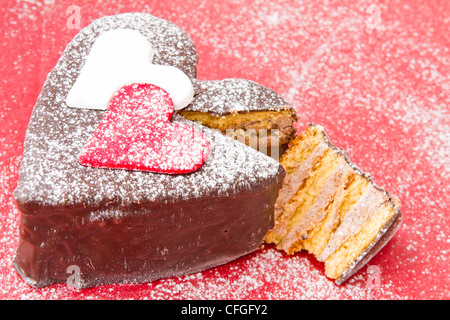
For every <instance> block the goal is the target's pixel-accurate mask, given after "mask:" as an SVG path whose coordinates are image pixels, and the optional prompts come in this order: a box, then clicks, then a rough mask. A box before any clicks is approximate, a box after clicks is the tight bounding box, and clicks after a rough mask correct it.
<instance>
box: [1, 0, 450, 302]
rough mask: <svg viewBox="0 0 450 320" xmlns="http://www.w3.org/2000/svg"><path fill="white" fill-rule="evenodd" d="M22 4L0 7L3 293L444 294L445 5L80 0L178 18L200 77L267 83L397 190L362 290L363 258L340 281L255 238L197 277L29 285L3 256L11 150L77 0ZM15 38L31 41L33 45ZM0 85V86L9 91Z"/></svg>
mask: <svg viewBox="0 0 450 320" xmlns="http://www.w3.org/2000/svg"><path fill="white" fill-rule="evenodd" d="M33 2H34V3H37V2H35V1H33ZM33 2H29V3H25V2H21V3H20V5H18V6H16V7H14V8H11V10H10V11H9V12H7V13H5V14H4V15H2V16H4V17H5V18H4V20H3V21H2V23H3V25H5V24H6V26H7V27H8V30H9V37H11V39H14V37H15V36H17V37H18V39H15V41H13V40H11V41H7V42H5V44H3V46H6V45H7V43H17V44H16V46H17V47H15V48H10V49H11V50H6V48H3V49H5V50H4V52H8V55H7V56H6V58H5V62H11V63H5V64H4V66H3V68H7V66H8V65H14V68H15V70H14V72H12V71H10V70H6V72H7V74H10V77H9V79H10V81H9V82H6V81H5V80H3V81H2V87H1V90H2V95H1V96H2V97H3V98H2V99H5V100H2V103H1V117H0V120H1V121H2V123H3V122H5V123H6V122H8V123H7V125H6V126H3V128H1V129H0V130H2V131H1V134H2V135H1V137H2V139H3V140H2V141H1V142H2V143H3V146H4V148H5V149H4V150H3V151H2V152H1V153H0V169H1V176H0V177H1V182H0V186H1V189H2V190H1V194H2V202H1V207H2V209H3V210H2V212H3V219H6V221H7V223H3V224H2V229H1V230H2V233H1V243H2V246H1V249H0V253H1V259H2V260H1V264H0V278H1V281H0V283H1V289H0V294H1V295H2V297H15V298H25V299H40V298H67V297H71V298H88V299H89V298H92V299H95V298H98V297H100V298H102V297H103V298H115V297H119V298H157V299H158V298H161V299H163V298H171V297H175V298H183V297H200V298H201V297H208V298H214V297H233V298H243V297H249V298H259V297H261V298H264V297H271V298H292V297H296V298H319V299H320V298H379V297H383V298H398V299H407V298H424V297H426V298H433V297H440V298H442V297H444V298H448V297H449V296H450V288H449V287H450V284H449V279H448V276H447V275H448V273H449V272H450V270H449V269H448V268H449V264H448V257H449V250H448V248H449V241H450V240H449V234H450V230H449V228H450V222H449V220H448V219H449V217H448V214H446V212H447V210H448V203H449V202H450V201H449V194H450V192H449V191H450V190H449V188H450V181H449V179H450V174H449V171H450V169H449V168H450V164H449V160H448V159H449V149H450V147H449V141H450V139H449V134H448V132H450V131H449V126H450V123H449V121H450V117H449V113H450V112H449V105H450V99H449V94H448V92H449V83H450V78H449V68H450V61H449V59H450V58H449V57H450V55H449V48H448V45H447V44H448V33H447V30H448V29H449V23H450V22H449V20H448V19H447V18H445V14H446V12H449V8H448V7H445V6H448V4H447V3H445V2H441V3H435V4H421V3H419V2H402V1H395V2H392V3H390V4H389V5H388V4H385V3H381V2H380V3H378V2H376V3H375V4H378V6H379V9H380V13H381V16H380V18H381V20H380V25H379V26H378V27H377V28H376V29H373V30H367V21H368V20H367V19H368V18H369V17H370V15H369V14H368V13H367V12H366V9H367V8H368V7H369V6H370V5H372V4H373V2H371V1H358V2H356V3H354V2H352V3H340V4H338V3H331V1H330V2H326V3H324V4H323V5H322V4H315V3H312V2H305V3H298V2H296V3H294V2H292V3H290V2H289V1H287V2H279V3H278V2H273V1H272V2H269V1H248V5H245V6H241V5H238V4H236V3H234V2H232V1H230V2H225V1H224V2H215V3H214V2H212V3H206V2H199V3H198V5H197V6H196V5H192V4H189V5H188V4H186V3H185V2H183V1H179V2H177V1H174V2H173V3H172V4H170V5H169V4H165V7H161V6H159V5H157V4H155V5H152V4H149V2H148V1H133V2H131V1H130V3H128V2H127V1H123V3H122V4H121V5H117V6H116V7H115V6H112V5H111V6H107V5H104V3H102V4H98V3H97V2H95V1H92V3H90V4H87V2H86V3H85V4H80V7H81V9H82V11H81V12H82V24H83V25H87V24H88V22H90V21H91V20H93V19H94V18H98V17H100V16H103V15H107V14H116V13H119V11H120V12H126V11H146V12H149V13H152V14H155V15H156V16H160V17H163V18H167V19H168V20H170V21H172V22H174V23H176V24H178V25H180V26H181V27H182V28H184V29H185V30H186V31H187V33H188V34H189V35H190V36H191V37H192V38H193V40H194V42H195V44H196V47H197V49H198V52H199V57H200V63H199V69H198V74H199V78H200V79H223V78H228V77H241V78H246V79H250V80H254V81H257V82H259V83H261V84H264V85H266V86H268V87H271V88H273V89H275V90H276V91H277V92H279V93H280V94H282V96H283V97H284V98H285V99H286V100H287V102H289V103H291V104H293V105H294V106H295V107H296V108H297V110H298V111H299V117H300V122H299V127H302V128H304V127H305V126H306V125H307V123H308V122H316V123H319V124H321V125H323V126H324V127H325V128H326V129H327V132H328V133H329V134H330V136H331V139H332V141H333V142H334V143H335V144H336V145H337V146H340V147H343V148H344V149H346V150H347V151H348V152H349V154H350V156H351V158H352V160H353V161H355V162H356V163H357V164H358V165H359V166H361V167H362V169H363V170H364V171H366V172H371V173H372V176H373V177H374V180H375V181H376V182H377V183H378V184H380V185H384V186H385V187H386V188H387V189H388V190H389V191H392V192H393V193H395V194H397V195H398V196H399V197H400V199H401V200H402V204H403V206H402V207H403V212H404V216H405V220H404V224H403V227H402V229H401V230H400V232H399V233H398V234H397V235H396V237H394V239H393V240H392V241H391V242H390V243H389V244H388V246H387V247H386V248H385V249H384V250H383V251H382V252H380V253H379V255H378V256H377V257H376V258H374V259H373V260H372V261H371V262H369V265H371V264H374V265H376V266H379V267H380V269H381V285H380V287H379V288H374V289H371V290H370V289H368V287H367V280H368V274H367V272H366V269H363V270H361V271H360V272H359V273H358V274H357V275H356V276H355V277H353V278H352V279H350V280H349V282H347V283H346V284H345V285H344V286H342V287H337V286H335V285H334V284H333V282H331V281H330V280H328V279H326V278H325V277H324V275H323V273H322V271H321V269H320V264H315V263H312V262H311V261H312V260H311V259H309V258H308V257H307V256H305V255H304V254H299V255H296V256H294V257H285V256H283V255H282V254H281V253H279V252H277V251H276V250H274V249H273V248H271V247H266V248H264V249H263V250H262V251H259V252H257V253H254V254H251V255H250V256H248V257H245V258H242V259H240V260H239V261H238V262H236V263H232V264H230V265H227V266H223V267H220V268H216V269H214V270H208V271H205V272H203V273H200V274H196V275H191V276H185V277H180V278H172V279H166V280H160V281H157V282H154V283H151V284H144V285H123V286H105V287H101V288H97V289H92V290H91V289H90V290H86V291H74V290H70V289H67V288H66V287H65V286H64V285H56V286H52V287H49V288H46V289H43V290H35V289H31V288H29V287H27V286H26V285H25V284H24V283H23V282H22V281H21V280H20V279H19V277H18V276H17V275H16V274H15V272H14V271H13V269H12V267H11V262H12V259H13V257H14V251H15V246H16V243H17V236H16V235H17V232H18V228H17V226H18V212H17V210H16V209H15V207H14V203H13V201H12V198H11V195H10V194H11V192H12V190H13V188H14V186H15V183H16V180H17V172H18V168H19V162H20V159H21V151H22V149H21V143H22V141H23V134H24V129H25V126H26V123H27V121H25V120H24V119H27V118H28V117H29V114H30V112H31V106H32V104H33V103H34V101H33V100H35V99H36V97H37V94H38V93H39V86H40V85H42V83H43V81H44V80H45V75H46V74H47V72H49V71H50V69H51V68H52V66H53V64H54V63H55V62H56V59H57V58H58V56H59V54H60V53H61V51H62V49H63V48H64V46H65V44H66V43H67V42H68V41H69V40H70V39H71V37H72V36H73V35H74V34H75V31H76V30H72V33H71V31H70V30H69V31H68V30H63V28H64V26H65V23H66V21H65V18H66V17H65V16H64V13H65V12H66V8H67V6H69V5H72V4H73V3H74V2H76V1H58V2H57V4H53V3H52V2H50V1H48V2H46V4H48V7H46V6H42V5H37V4H33ZM89 8H91V9H89ZM192 8H195V12H194V11H192V10H193V9H192ZM2 10H5V9H4V8H2ZM38 24H39V25H38ZM61 26H63V27H61ZM24 29H26V30H28V32H23V30H24ZM21 42H23V43H26V44H27V46H28V45H30V44H31V45H32V47H31V48H32V49H33V50H31V48H30V47H26V46H25V45H21ZM44 49H45V50H46V51H45V52H47V51H48V52H50V54H47V53H46V54H43V55H42V56H41V58H40V61H39V60H36V58H35V57H36V52H35V51H36V50H38V51H39V50H41V51H39V52H44V51H42V50H44ZM36 75H39V77H37V76H36ZM10 83H13V84H10ZM17 83H19V84H20V85H17ZM4 88H8V89H9V91H8V94H7V95H6V94H4V92H3V90H5V89H4ZM25 101H27V103H25ZM3 137H6V138H3ZM11 150H14V151H11ZM5 217H6V218H5ZM274 270H276V272H274ZM264 272H265V273H266V274H264ZM267 274H268V275H267ZM292 279H294V281H293V280H292Z"/></svg>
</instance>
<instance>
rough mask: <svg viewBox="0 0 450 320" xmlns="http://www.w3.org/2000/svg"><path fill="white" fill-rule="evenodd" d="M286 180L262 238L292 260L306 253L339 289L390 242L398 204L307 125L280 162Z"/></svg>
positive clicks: (396, 226) (398, 213)
mask: <svg viewBox="0 0 450 320" xmlns="http://www.w3.org/2000/svg"><path fill="white" fill-rule="evenodd" d="M280 163H281V164H282V165H283V167H284V168H285V170H286V172H287V174H286V176H285V179H284V181H283V186H282V188H281V190H280V193H279V196H278V199H277V202H276V205H275V226H274V228H273V229H271V230H270V231H269V232H268V233H267V235H266V237H265V242H266V243H273V244H275V245H276V247H277V248H278V249H280V250H283V251H285V252H286V253H287V254H289V255H291V254H294V253H296V252H298V251H301V250H307V251H308V252H309V253H311V254H313V255H314V256H315V257H316V258H317V259H318V260H319V261H322V262H324V264H325V275H326V276H327V277H329V278H331V279H334V280H336V283H337V284H342V283H343V282H345V281H346V280H347V279H348V278H349V277H351V276H352V275H353V274H355V273H356V272H357V271H358V270H359V269H360V268H361V267H363V266H364V265H365V264H366V263H367V262H368V261H369V260H370V259H371V258H372V257H373V256H375V255H376V253H377V252H378V251H379V250H380V249H381V248H382V247H383V246H384V245H385V244H386V243H387V242H388V241H389V240H390V239H391V238H392V237H393V235H394V234H395V232H396V231H397V230H398V229H399V227H400V225H401V220H402V213H401V211H400V201H399V199H398V198H397V197H396V196H395V195H392V194H390V193H388V192H387V191H386V190H384V189H383V188H381V187H379V186H377V185H376V184H375V183H374V182H373V180H372V179H371V177H370V175H368V174H366V173H364V172H363V171H362V170H361V169H360V168H359V167H357V166H356V165H355V164H354V163H353V162H352V161H351V160H350V158H349V156H348V154H347V153H346V152H345V151H344V150H342V149H340V148H337V147H335V146H334V145H333V144H332V143H331V141H330V139H329V136H328V135H327V133H326V132H325V130H324V128H323V127H322V126H320V125H315V124H310V125H309V126H308V128H307V129H306V131H305V132H304V133H302V134H300V135H298V136H297V137H296V138H295V139H294V140H292V142H291V144H290V146H289V149H288V150H287V151H286V153H285V154H283V156H282V157H281V159H280Z"/></svg>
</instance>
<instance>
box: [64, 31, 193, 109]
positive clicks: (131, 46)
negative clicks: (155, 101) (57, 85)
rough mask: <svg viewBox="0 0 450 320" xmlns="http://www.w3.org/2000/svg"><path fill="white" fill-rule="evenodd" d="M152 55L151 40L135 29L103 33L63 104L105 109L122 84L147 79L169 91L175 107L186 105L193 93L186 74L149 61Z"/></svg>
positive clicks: (73, 106) (146, 81) (144, 81)
mask: <svg viewBox="0 0 450 320" xmlns="http://www.w3.org/2000/svg"><path fill="white" fill-rule="evenodd" d="M153 55H154V51H153V48H152V45H151V44H150V42H149V41H148V40H147V39H146V38H145V37H144V36H143V35H142V34H141V33H140V32H138V31H136V30H131V29H117V30H112V31H108V32H106V33H104V34H102V35H101V36H99V37H98V38H97V40H96V41H95V43H94V45H93V46H92V48H91V51H90V53H89V55H88V57H87V59H86V62H85V64H84V66H83V67H82V69H81V72H80V75H79V76H78V78H77V80H76V81H75V83H74V85H73V86H72V88H71V89H70V91H69V94H68V95H67V99H66V104H67V105H68V106H69V107H72V108H83V109H97V110H106V109H107V107H108V102H109V100H110V99H111V97H112V96H113V95H114V93H115V92H116V91H117V90H119V89H120V88H121V87H123V86H124V85H127V84H132V83H150V84H154V85H157V86H159V87H161V88H163V89H164V90H165V91H167V92H168V93H169V95H170V97H171V98H172V100H173V103H174V109H175V110H179V109H182V108H184V107H186V106H187V105H188V104H189V103H190V102H191V101H192V98H193V96H194V88H193V86H192V82H191V81H190V79H189V77H188V76H187V75H186V74H184V72H183V71H181V70H180V69H178V68H176V67H172V66H162V65H155V64H152V61H153Z"/></svg>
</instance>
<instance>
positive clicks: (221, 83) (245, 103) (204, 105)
mask: <svg viewBox="0 0 450 320" xmlns="http://www.w3.org/2000/svg"><path fill="white" fill-rule="evenodd" d="M194 85H195V91H196V95H195V97H194V99H193V101H192V103H191V104H189V105H188V106H187V107H186V108H185V109H184V111H197V112H207V113H211V114H214V115H217V116H223V115H226V114H230V113H238V112H249V111H275V110H286V109H292V107H291V106H290V105H289V104H288V103H287V102H286V101H284V100H283V98H282V97H281V96H280V95H278V94H277V93H276V92H275V91H273V90H272V89H269V88H266V87H264V86H262V85H260V84H258V83H256V82H254V81H250V80H245V79H237V78H232V79H224V80H211V81H199V80H197V81H195V82H194Z"/></svg>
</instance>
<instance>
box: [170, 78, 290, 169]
mask: <svg viewBox="0 0 450 320" xmlns="http://www.w3.org/2000/svg"><path fill="white" fill-rule="evenodd" d="M193 84H194V89H195V95H194V99H193V101H192V102H191V103H190V104H189V105H188V106H187V107H186V108H184V109H183V110H181V111H179V113H180V114H181V115H182V116H184V117H185V118H187V119H189V120H192V121H196V122H200V123H201V124H202V125H205V126H207V127H209V128H211V129H215V130H217V131H220V132H221V133H223V134H225V135H227V136H229V137H231V138H233V139H235V140H238V141H240V142H243V143H245V144H247V145H249V146H250V147H253V148H254V149H256V150H258V151H260V152H262V153H264V154H267V155H269V156H271V157H272V158H274V159H276V160H279V156H280V155H281V154H283V152H284V151H285V150H286V149H287V147H288V144H289V142H290V141H291V140H292V139H293V138H294V137H295V129H294V127H293V123H294V122H295V121H297V115H296V112H295V109H294V108H293V107H292V106H291V105H289V104H288V103H287V102H286V101H284V99H283V98H282V97H281V96H280V95H279V94H277V93H276V92H275V91H274V90H272V89H270V88H267V87H264V86H262V85H260V84H258V83H256V82H254V81H251V80H246V79H238V78H229V79H224V80H203V81H201V80H194V82H193Z"/></svg>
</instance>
